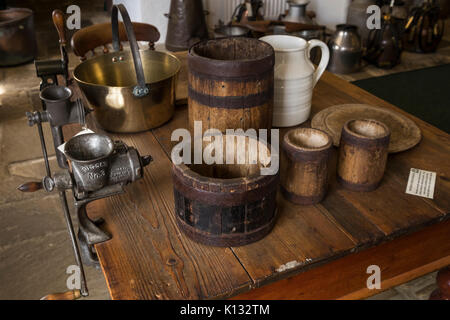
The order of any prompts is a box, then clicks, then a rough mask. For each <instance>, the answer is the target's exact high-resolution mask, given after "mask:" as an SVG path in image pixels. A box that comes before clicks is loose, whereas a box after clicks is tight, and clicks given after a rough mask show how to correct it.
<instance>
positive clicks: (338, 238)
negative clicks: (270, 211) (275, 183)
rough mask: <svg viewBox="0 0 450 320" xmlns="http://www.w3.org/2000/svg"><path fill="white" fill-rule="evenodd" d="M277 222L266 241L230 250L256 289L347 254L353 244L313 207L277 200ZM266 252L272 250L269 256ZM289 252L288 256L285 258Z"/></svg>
mask: <svg viewBox="0 0 450 320" xmlns="http://www.w3.org/2000/svg"><path fill="white" fill-rule="evenodd" d="M277 205H278V212H279V218H278V221H277V224H276V225H275V228H274V230H273V231H272V233H271V234H269V235H268V236H267V237H266V238H264V239H262V240H261V241H258V242H255V243H253V244H250V245H248V246H244V247H236V248H233V251H234V252H235V253H236V256H237V257H238V258H239V260H240V261H241V263H242V265H243V266H244V267H245V269H246V271H247V272H248V273H249V275H250V276H251V278H252V279H253V281H254V282H255V285H256V286H260V285H263V284H265V283H269V282H272V281H275V280H278V279H280V278H283V277H286V276H287V275H289V274H292V273H293V272H298V271H299V270H300V269H302V268H304V267H305V266H307V265H310V264H313V263H316V262H318V261H324V260H328V259H330V258H331V257H333V256H339V255H342V254H344V253H346V252H349V251H350V250H351V249H352V248H353V247H354V246H355V244H354V242H353V241H352V240H351V239H350V238H349V237H348V236H347V235H346V234H345V233H344V232H342V230H341V229H339V228H338V227H337V226H336V225H335V224H334V223H333V222H332V221H330V220H329V219H328V218H327V217H326V216H325V215H324V214H323V213H322V212H321V211H320V210H319V209H317V208H316V207H315V206H297V205H294V204H292V203H290V202H289V201H287V200H285V199H284V198H283V197H282V196H281V194H279V196H278V198H277ZM267 248H271V250H270V251H269V252H268V251H267ZM286 251H287V252H290V253H291V254H290V255H288V254H286Z"/></svg>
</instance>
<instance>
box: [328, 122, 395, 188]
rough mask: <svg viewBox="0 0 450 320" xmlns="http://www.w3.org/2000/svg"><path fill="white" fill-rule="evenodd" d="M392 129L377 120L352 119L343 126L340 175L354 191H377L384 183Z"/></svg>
mask: <svg viewBox="0 0 450 320" xmlns="http://www.w3.org/2000/svg"><path fill="white" fill-rule="evenodd" d="M390 136H391V133H390V130H389V128H388V127H387V126H386V125H385V124H384V123H382V122H379V121H376V120H350V121H347V122H346V123H345V125H344V127H343V128H342V134H341V143H340V148H339V160H338V169H337V176H338V181H339V182H340V183H341V185H342V186H343V187H345V188H346V189H349V190H353V191H363V192H368V191H372V190H375V189H376V188H378V186H379V185H380V183H381V179H382V178H383V175H384V171H385V169H386V162H387V156H388V147H389V140H390Z"/></svg>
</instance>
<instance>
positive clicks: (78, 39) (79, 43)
mask: <svg viewBox="0 0 450 320" xmlns="http://www.w3.org/2000/svg"><path fill="white" fill-rule="evenodd" d="M133 29H134V33H135V35H136V40H137V41H148V45H149V48H150V49H151V50H154V49H155V42H157V41H158V40H159V37H160V34H159V31H158V29H157V28H156V27H155V26H152V25H151V24H147V23H139V22H133ZM119 39H120V41H124V42H125V41H128V39H127V34H126V32H125V28H124V25H123V23H122V22H119ZM111 43H112V31H111V23H100V24H94V25H92V26H89V27H85V28H82V29H80V30H78V31H77V32H75V34H74V35H73V36H72V40H71V45H72V49H73V51H74V53H75V54H76V55H77V56H78V57H80V60H81V61H84V60H86V54H87V53H88V52H92V54H93V55H95V51H94V50H95V49H96V48H98V47H103V53H108V52H109V48H108V44H111ZM122 49H123V47H122V45H121V46H120V50H122Z"/></svg>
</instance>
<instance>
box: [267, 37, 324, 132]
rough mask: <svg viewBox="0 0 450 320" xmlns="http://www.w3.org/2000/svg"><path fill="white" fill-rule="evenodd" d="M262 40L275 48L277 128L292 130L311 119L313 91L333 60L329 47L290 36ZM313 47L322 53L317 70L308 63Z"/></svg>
mask: <svg viewBox="0 0 450 320" xmlns="http://www.w3.org/2000/svg"><path fill="white" fill-rule="evenodd" d="M260 40H262V41H265V42H267V43H269V44H270V45H271V46H272V47H273V48H274V49H275V84H274V88H275V93H274V108H273V126H274V127H292V126H296V125H298V124H301V123H303V122H305V121H306V120H308V118H309V115H310V113H311V100H312V93H313V89H314V87H315V85H316V83H317V81H319V79H320V77H321V76H322V74H323V72H324V70H325V68H326V67H327V65H328V61H329V60H330V52H329V50H328V46H327V45H326V44H325V43H324V42H322V41H320V40H315V39H313V40H310V41H306V40H304V39H302V38H299V37H294V36H287V35H273V36H265V37H262V38H260ZM314 47H320V49H321V50H322V59H321V60H320V63H319V66H318V67H317V69H315V68H314V65H313V63H312V62H311V60H309V54H310V52H311V49H312V48H314Z"/></svg>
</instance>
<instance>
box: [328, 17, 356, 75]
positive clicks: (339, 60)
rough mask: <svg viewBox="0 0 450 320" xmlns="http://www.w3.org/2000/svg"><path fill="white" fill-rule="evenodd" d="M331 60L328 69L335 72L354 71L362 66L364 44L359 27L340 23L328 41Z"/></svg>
mask: <svg viewBox="0 0 450 320" xmlns="http://www.w3.org/2000/svg"><path fill="white" fill-rule="evenodd" d="M328 47H329V49H330V62H329V64H328V68H327V69H328V70H329V71H331V72H333V73H340V74H346V73H352V72H356V71H358V69H359V68H360V66H361V57H362V45H361V38H360V36H359V34H358V28H357V27H356V26H354V25H349V24H339V25H337V26H336V32H335V33H334V34H333V36H332V37H331V39H330V40H329V41H328Z"/></svg>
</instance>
